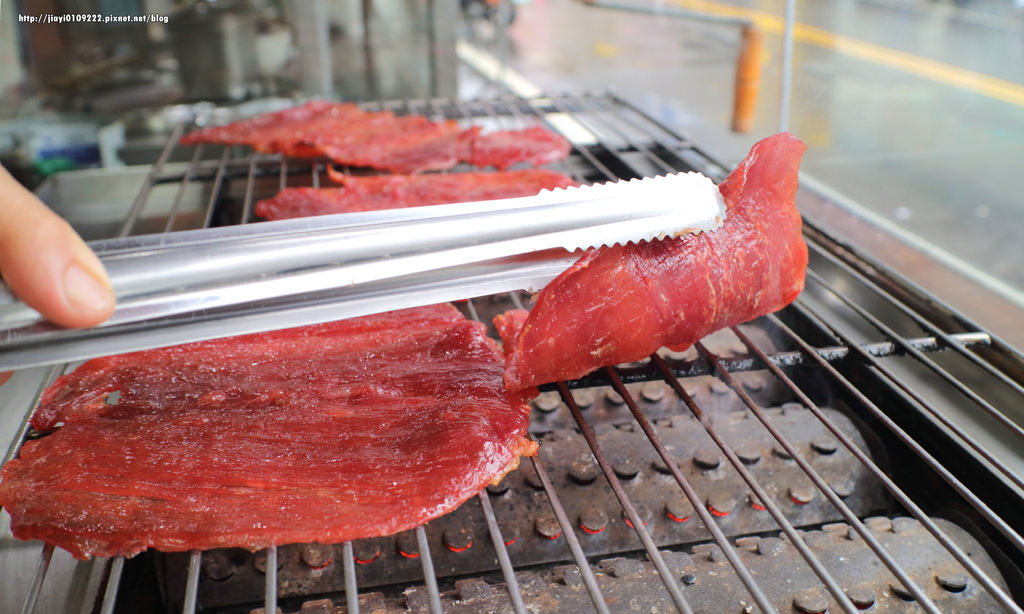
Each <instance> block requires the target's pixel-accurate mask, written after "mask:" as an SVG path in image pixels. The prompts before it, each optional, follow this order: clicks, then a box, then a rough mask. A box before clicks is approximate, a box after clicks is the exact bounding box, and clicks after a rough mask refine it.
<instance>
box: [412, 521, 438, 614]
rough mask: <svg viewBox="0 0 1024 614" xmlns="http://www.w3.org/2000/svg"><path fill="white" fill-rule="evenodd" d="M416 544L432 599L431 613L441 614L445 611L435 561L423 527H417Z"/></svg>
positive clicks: (425, 581) (428, 592)
mask: <svg viewBox="0 0 1024 614" xmlns="http://www.w3.org/2000/svg"><path fill="white" fill-rule="evenodd" d="M416 543H417V544H419V549H420V562H421V564H422V565H423V579H424V583H425V584H426V585H427V596H428V597H429V598H430V611H431V612H432V613H433V614H440V613H441V612H443V611H444V610H443V608H442V607H441V591H440V590H438V588H437V574H436V573H434V559H433V558H432V557H431V556H430V544H428V543H427V532H426V531H425V530H423V525H420V526H418V527H416Z"/></svg>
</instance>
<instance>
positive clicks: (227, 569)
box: [203, 550, 266, 582]
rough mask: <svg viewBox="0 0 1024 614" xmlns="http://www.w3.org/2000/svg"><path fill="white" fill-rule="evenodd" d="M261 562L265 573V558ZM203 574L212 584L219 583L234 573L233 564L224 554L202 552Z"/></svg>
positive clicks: (214, 551) (219, 552) (215, 551)
mask: <svg viewBox="0 0 1024 614" xmlns="http://www.w3.org/2000/svg"><path fill="white" fill-rule="evenodd" d="M263 561H264V567H263V569H264V571H266V558H264V559H263ZM203 573H204V574H206V577H207V578H209V579H211V580H213V581H214V582H220V581H222V580H227V579H228V578H230V577H231V576H232V575H233V574H234V573H235V564H234V562H233V561H232V560H231V559H230V558H228V556H227V554H226V553H224V552H221V551H217V550H213V551H209V552H204V553H203Z"/></svg>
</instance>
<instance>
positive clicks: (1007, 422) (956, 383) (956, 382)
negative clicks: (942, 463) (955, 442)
mask: <svg viewBox="0 0 1024 614" xmlns="http://www.w3.org/2000/svg"><path fill="white" fill-rule="evenodd" d="M807 276H808V277H809V278H810V279H813V280H814V281H815V282H817V283H818V284H820V285H821V286H822V287H823V288H825V289H827V290H828V291H829V292H830V293H831V294H833V295H834V296H835V297H836V298H838V299H839V300H840V301H842V302H843V304H845V305H846V306H848V307H849V308H850V309H852V310H853V311H854V312H856V313H857V315H859V316H860V317H862V318H864V320H866V321H867V322H868V323H869V324H871V326H873V327H874V328H875V329H876V330H878V331H879V332H881V333H882V334H883V335H885V336H886V337H889V338H890V339H892V340H893V341H894V342H895V343H897V344H899V345H900V347H901V349H902V350H903V351H905V352H906V353H907V354H910V355H911V356H913V357H914V358H915V359H917V360H918V362H920V363H921V364H923V365H925V366H926V367H928V368H929V369H930V370H931V371H933V372H934V373H935V374H936V375H938V376H939V377H941V378H942V379H943V380H945V381H946V383H948V384H950V385H951V386H953V387H954V388H956V389H957V391H959V392H960V393H961V394H963V395H964V396H966V397H967V398H968V399H970V400H971V401H973V402H974V403H975V404H976V405H977V406H978V407H980V408H981V409H982V410H984V411H985V413H987V414H988V415H989V416H991V417H992V418H994V419H995V420H996V421H998V422H999V423H1000V424H1001V425H1003V426H1004V427H1006V429H1007V430H1009V431H1010V432H1012V433H1013V434H1014V435H1016V436H1017V438H1018V439H1024V428H1022V427H1021V426H1020V425H1019V424H1017V423H1016V422H1014V421H1013V420H1011V419H1009V418H1008V417H1006V415H1004V414H1003V413H1002V412H1001V411H999V409H998V408H996V407H995V406H993V405H992V404H991V403H989V402H988V401H987V400H985V399H984V398H982V397H981V395H979V394H978V393H977V392H975V391H973V390H971V389H970V388H968V387H967V386H966V385H965V384H964V383H963V382H962V381H960V379H959V378H957V377H955V376H953V375H952V374H951V373H949V372H948V371H946V370H945V369H943V368H942V367H941V366H939V365H938V364H936V363H935V361H933V360H931V359H930V358H928V357H927V356H925V355H924V354H922V353H921V352H920V351H919V350H918V349H916V348H915V347H913V345H912V344H909V343H907V342H906V341H905V340H904V339H903V337H902V336H901V335H899V334H898V333H897V332H896V331H895V330H893V329H892V327H890V326H889V325H887V324H886V323H885V322H882V321H881V320H880V319H878V318H877V317H875V316H874V315H872V314H871V313H869V312H868V311H867V310H866V309H864V307H862V306H860V305H858V304H856V303H855V302H853V301H852V300H850V298H849V297H848V296H846V295H845V293H842V292H839V291H837V290H836V289H835V288H833V287H832V285H831V284H829V283H828V282H827V281H825V279H824V278H823V277H822V276H821V275H819V274H818V273H816V272H814V271H812V270H808V271H807ZM951 347H952V346H951ZM865 358H868V357H865ZM879 369H881V367H879ZM891 379H893V381H894V383H897V385H899V386H900V387H901V388H903V389H904V391H905V392H907V394H910V395H911V396H913V397H914V399H915V400H917V401H918V402H920V403H921V404H922V405H925V406H926V408H927V410H928V412H929V413H930V414H932V415H934V416H935V417H936V418H937V419H939V420H940V421H942V423H943V424H944V425H945V426H946V427H947V428H950V429H951V430H954V431H956V432H957V435H958V436H960V437H961V438H964V439H965V441H967V443H968V444H969V445H971V447H972V448H975V449H976V450H977V451H978V452H979V453H982V454H984V452H983V451H982V450H981V449H979V448H978V447H976V446H977V444H975V443H974V442H973V441H972V440H971V439H970V438H969V437H968V436H967V435H965V434H963V433H962V432H960V430H959V428H958V427H956V426H955V425H952V423H948V420H946V419H945V418H944V417H943V416H941V414H939V413H938V412H936V411H935V410H934V409H932V408H931V407H930V406H929V405H928V404H927V403H926V402H925V401H924V400H922V399H919V397H918V396H917V395H916V394H915V393H913V392H912V391H910V390H909V389H907V388H906V387H905V386H904V385H903V384H902V382H899V380H898V379H896V378H891ZM1001 470H1002V471H1003V472H1004V473H1007V476H1008V477H1010V478H1011V479H1015V481H1014V483H1015V484H1017V486H1019V487H1020V488H1024V482H1022V481H1020V478H1015V476H1012V475H1011V474H1012V472H1011V471H1010V470H1009V469H1006V468H1001Z"/></svg>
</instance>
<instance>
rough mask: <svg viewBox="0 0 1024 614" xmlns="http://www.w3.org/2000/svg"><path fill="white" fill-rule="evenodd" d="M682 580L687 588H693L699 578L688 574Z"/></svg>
mask: <svg viewBox="0 0 1024 614" xmlns="http://www.w3.org/2000/svg"><path fill="white" fill-rule="evenodd" d="M680 580H682V581H683V584H685V585H686V586H693V585H694V584H696V583H697V576H695V575H693V574H692V573H688V574H686V575H684V576H683V577H682V578H680Z"/></svg>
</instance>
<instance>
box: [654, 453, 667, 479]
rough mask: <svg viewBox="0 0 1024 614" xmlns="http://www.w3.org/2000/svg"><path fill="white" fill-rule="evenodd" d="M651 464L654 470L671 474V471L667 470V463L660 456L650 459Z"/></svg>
mask: <svg viewBox="0 0 1024 614" xmlns="http://www.w3.org/2000/svg"><path fill="white" fill-rule="evenodd" d="M651 466H652V467H654V470H655V471H657V472H658V473H664V474H665V475H671V474H672V472H671V471H669V470H668V465H666V464H665V461H664V460H662V458H661V457H660V456H659V457H657V458H655V459H654V460H653V461H651Z"/></svg>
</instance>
